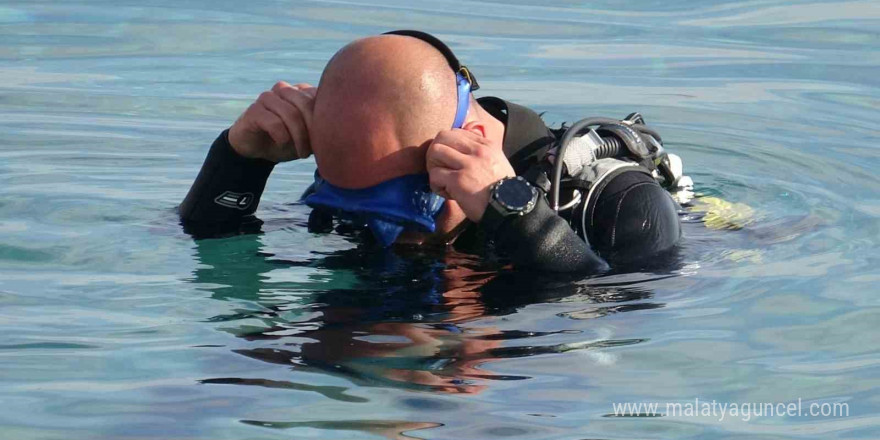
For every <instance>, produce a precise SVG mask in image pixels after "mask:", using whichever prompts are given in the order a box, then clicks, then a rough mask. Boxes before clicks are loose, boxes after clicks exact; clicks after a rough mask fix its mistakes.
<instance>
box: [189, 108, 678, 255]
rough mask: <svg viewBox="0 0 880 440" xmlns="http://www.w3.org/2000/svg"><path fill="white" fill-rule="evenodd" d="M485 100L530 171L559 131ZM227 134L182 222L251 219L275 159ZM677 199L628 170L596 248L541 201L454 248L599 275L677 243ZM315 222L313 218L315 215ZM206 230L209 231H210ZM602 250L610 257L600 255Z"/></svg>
mask: <svg viewBox="0 0 880 440" xmlns="http://www.w3.org/2000/svg"><path fill="white" fill-rule="evenodd" d="M479 103H480V105H481V106H482V107H483V108H484V109H486V110H487V111H488V112H489V113H491V114H492V115H493V116H494V117H495V118H497V119H498V120H500V121H501V122H503V123H504V124H505V127H506V130H505V135H504V144H503V149H504V154H505V155H506V156H507V158H508V160H510V162H511V164H512V166H513V169H514V171H515V172H516V174H517V175H524V174H525V175H528V174H529V173H530V170H532V169H533V167H536V166H539V164H540V163H541V161H542V159H543V158H544V155H545V153H546V152H547V150H548V149H549V148H550V147H552V146H553V143H554V142H555V141H556V136H557V135H558V134H559V133H558V132H554V131H553V130H551V129H549V128H548V127H547V126H546V125H545V124H544V122H543V121H542V120H541V118H540V116H538V114H536V113H535V112H534V111H532V110H530V109H528V108H525V107H522V106H519V105H516V104H513V103H510V102H507V101H504V100H501V99H499V98H494V97H485V98H480V99H479ZM227 132H228V131H224V132H223V133H222V134H221V135H220V136H219V137H218V138H217V140H216V141H214V144H213V145H212V146H211V150H210V152H209V153H208V157H207V158H206V159H205V163H204V165H203V166H202V170H201V172H200V173H199V175H198V177H197V178H196V181H195V183H193V186H192V188H191V189H190V191H189V194H187V196H186V198H185V199H184V201H183V203H182V204H181V205H180V216H181V219H182V221H183V223H184V226H185V227H186V226H190V227H192V226H196V227H197V228H198V229H199V230H201V231H205V230H206V229H207V230H212V231H217V232H221V231H223V230H228V229H229V228H240V226H241V225H242V224H243V223H246V222H247V221H248V219H253V218H254V217H253V213H254V211H256V209H257V204H258V203H259V199H260V196H261V195H262V193H263V189H264V188H265V185H266V180H267V179H268V178H269V174H270V173H271V172H272V169H273V167H274V165H275V164H274V163H272V162H269V161H265V160H261V159H248V158H244V157H242V156H239V155H238V154H237V153H236V152H235V151H234V150H233V149H232V147H231V146H230V145H229V141H228V139H227ZM676 208H677V206H676V204H675V202H673V201H672V199H671V198H670V197H669V194H668V193H667V192H666V191H665V190H664V189H663V188H661V187H660V185H658V184H657V183H656V182H655V181H654V179H653V178H651V177H650V176H649V175H647V174H644V173H638V172H627V173H623V174H622V175H620V176H618V177H616V178H614V179H613V180H612V181H611V183H609V184H608V185H607V186H606V187H605V188H604V189H603V190H602V193H601V194H600V196H599V197H598V200H597V203H596V209H595V213H596V214H595V216H596V218H599V219H600V221H599V222H597V224H596V227H595V228H594V229H595V230H593V231H590V237H591V240H592V241H593V245H594V246H593V247H594V248H595V250H594V249H591V248H590V246H588V245H587V243H586V242H584V240H582V239H581V238H580V237H579V236H578V235H577V234H576V233H575V232H574V231H573V230H572V228H571V227H570V226H569V224H568V221H567V219H565V218H563V217H560V216H559V215H557V214H556V213H555V212H554V211H553V210H552V209H551V208H550V207H549V205H548V204H547V203H546V202H545V201H544V199H543V198H539V202H538V204H537V205H536V207H535V209H533V210H532V211H531V212H530V213H529V214H527V215H524V216H520V217H512V218H511V219H509V220H507V221H506V222H504V223H503V224H502V225H501V226H500V227H499V228H498V230H497V231H495V233H494V234H493V235H494V237H486V235H487V234H485V232H484V231H483V230H482V229H481V228H480V227H479V226H478V225H470V226H469V227H468V228H467V229H466V230H465V232H464V233H462V235H460V236H459V237H458V239H457V240H456V242H455V246H456V247H463V248H474V247H483V246H482V244H483V243H485V242H486V241H487V240H488V241H491V242H494V244H495V249H496V250H497V251H498V252H499V253H500V254H501V255H503V256H506V257H507V258H509V259H510V260H511V261H512V262H513V264H514V266H515V267H517V268H528V269H533V270H540V271H557V272H573V271H578V272H583V273H594V272H601V271H604V270H606V269H608V267H609V266H608V263H607V262H606V258H609V257H610V258H611V260H610V261H612V263H613V262H614V258H617V257H619V258H620V259H626V260H632V259H637V258H646V257H650V256H652V255H654V254H657V253H658V252H661V251H665V250H667V249H669V248H671V247H673V246H674V245H675V243H677V242H678V240H679V238H680V236H681V227H680V224H679V220H678V216H677V212H676ZM310 223H312V222H311V219H310ZM200 235H205V234H204V232H203V233H202V234H200ZM596 251H598V252H600V253H601V254H602V255H603V256H604V257H605V258H602V257H600V256H599V254H597V252H596Z"/></svg>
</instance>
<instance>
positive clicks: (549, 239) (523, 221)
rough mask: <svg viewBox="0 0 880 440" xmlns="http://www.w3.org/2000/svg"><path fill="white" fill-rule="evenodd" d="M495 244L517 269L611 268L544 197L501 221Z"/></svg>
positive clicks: (558, 270)
mask: <svg viewBox="0 0 880 440" xmlns="http://www.w3.org/2000/svg"><path fill="white" fill-rule="evenodd" d="M495 246H496V248H497V249H498V250H499V251H501V252H502V253H503V254H505V255H506V256H508V257H509V258H510V259H511V260H512V261H513V264H514V266H516V267H517V268H518V269H533V270H538V271H549V272H584V273H598V272H603V271H606V270H608V263H606V262H605V260H603V259H602V258H601V257H599V256H598V255H596V253H595V252H593V250H592V249H590V247H589V246H588V245H587V243H586V242H584V241H583V240H582V239H581V238H580V237H578V235H577V234H576V233H575V232H574V231H573V230H572V229H571V227H569V226H568V224H567V223H566V222H565V220H563V219H562V217H559V216H558V215H557V214H556V213H555V212H554V211H553V210H552V209H550V206H548V205H547V203H546V202H545V201H544V199H543V198H539V199H538V203H537V205H535V208H534V209H533V210H532V211H531V212H529V213H528V214H526V215H523V216H516V217H513V218H511V219H509V220H507V221H505V222H504V223H502V224H501V226H500V227H499V228H498V230H497V231H496V232H495Z"/></svg>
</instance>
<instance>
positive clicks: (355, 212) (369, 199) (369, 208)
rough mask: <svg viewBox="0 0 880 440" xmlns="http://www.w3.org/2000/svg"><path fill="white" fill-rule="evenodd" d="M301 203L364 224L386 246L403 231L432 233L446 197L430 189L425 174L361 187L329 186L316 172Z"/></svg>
mask: <svg viewBox="0 0 880 440" xmlns="http://www.w3.org/2000/svg"><path fill="white" fill-rule="evenodd" d="M312 189H313V190H314V192H313V193H311V194H310V195H308V196H306V198H305V203H306V205H309V206H311V207H313V208H315V207H323V208H329V209H331V210H333V211H334V213H335V214H336V215H337V216H339V217H340V218H343V219H347V220H351V221H355V222H358V223H361V224H362V225H366V226H367V227H369V228H370V230H371V231H373V235H375V236H376V239H377V240H379V242H380V243H382V245H383V246H385V247H388V246H391V244H392V243H394V240H396V239H397V237H398V236H399V235H400V233H401V232H403V231H404V230H420V231H424V232H434V229H435V227H436V225H435V223H434V219H435V218H436V217H437V215H438V214H439V213H440V210H441V209H442V208H443V204H444V203H445V202H446V199H444V198H443V197H440V196H438V195H437V194H434V193H432V192H431V188H430V186H429V185H428V175H427V174H410V175H406V176H401V177H397V178H395V179H391V180H388V181H385V182H382V183H380V184H378V185H374V186H371V187H369V188H363V189H345V188H339V187H336V186H333V185H332V184H330V183H329V182H327V181H326V180H324V179H323V178H321V176H320V175H319V174H318V173H317V172H316V173H315V183H314V185H313V186H312Z"/></svg>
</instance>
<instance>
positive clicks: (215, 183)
mask: <svg viewBox="0 0 880 440" xmlns="http://www.w3.org/2000/svg"><path fill="white" fill-rule="evenodd" d="M227 135H228V130H226V131H224V132H223V133H221V134H220V136H218V137H217V140H215V141H214V144H213V145H211V149H210V151H209V152H208V157H206V158H205V162H204V164H203V165H202V170H201V171H200V172H199V175H198V177H196V181H195V182H194V183H193V185H192V188H190V190H189V193H188V194H187V195H186V198H185V199H184V200H183V203H181V204H180V217H181V219H182V220H183V221H184V222H189V223H198V224H221V223H235V222H237V221H240V220H241V219H242V218H243V217H246V216H249V215H251V214H253V213H254V211H256V210H257V205H258V204H259V202H260V196H261V195H262V194H263V189H264V188H265V187H266V180H268V178H269V174H270V173H271V172H272V169H273V168H274V166H275V163H274V162H271V161H268V160H263V159H248V158H245V157H242V156H241V155H239V154H238V153H236V152H235V150H233V149H232V147H231V146H230V145H229V141H228V137H227Z"/></svg>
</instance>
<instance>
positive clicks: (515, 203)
mask: <svg viewBox="0 0 880 440" xmlns="http://www.w3.org/2000/svg"><path fill="white" fill-rule="evenodd" d="M496 194H497V196H496V199H497V200H498V201H499V202H501V203H503V204H504V205H506V206H507V208H509V209H512V210H517V211H521V210H524V209H526V207H527V206H528V205H529V203H530V202H531V201H532V197H533V196H534V194H533V193H532V187H531V186H530V185H529V184H528V183H526V182H525V181H524V180H521V179H510V180H505V181H503V182H501V184H500V185H498V189H497V190H496Z"/></svg>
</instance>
